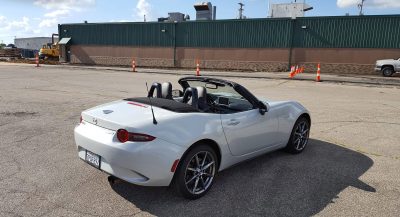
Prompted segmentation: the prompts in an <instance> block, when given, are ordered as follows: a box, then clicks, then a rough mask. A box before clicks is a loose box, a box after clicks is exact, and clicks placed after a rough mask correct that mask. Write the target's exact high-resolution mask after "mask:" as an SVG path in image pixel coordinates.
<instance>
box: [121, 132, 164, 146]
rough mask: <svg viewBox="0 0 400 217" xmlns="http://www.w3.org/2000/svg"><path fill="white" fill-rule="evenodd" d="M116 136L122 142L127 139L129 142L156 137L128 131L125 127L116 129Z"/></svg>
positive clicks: (144, 140) (149, 139) (143, 140)
mask: <svg viewBox="0 0 400 217" xmlns="http://www.w3.org/2000/svg"><path fill="white" fill-rule="evenodd" d="M117 138H118V140H119V141H120V142H122V143H124V142H127V141H131V142H150V141H153V140H154V139H155V138H156V137H154V136H150V135H147V134H141V133H130V132H128V131H127V130H125V129H119V130H118V131H117Z"/></svg>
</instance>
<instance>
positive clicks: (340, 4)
mask: <svg viewBox="0 0 400 217" xmlns="http://www.w3.org/2000/svg"><path fill="white" fill-rule="evenodd" d="M200 1H201V0H114V1H110V0H0V42H2V41H3V42H4V43H12V42H13V39H14V37H15V36H16V37H18V38H20V37H32V36H50V35H51V33H56V32H57V24H58V23H79V22H83V21H84V20H87V21H88V22H110V21H112V22H119V21H142V20H143V14H146V16H147V20H148V21H155V20H156V19H157V17H165V16H167V13H168V12H182V13H185V14H189V15H190V17H191V18H192V19H193V18H195V10H194V8H193V4H194V3H196V2H200ZM203 1H204V0H203ZM299 1H302V0H299ZM360 1H361V0H306V3H307V4H309V5H311V6H313V7H314V10H312V11H310V12H307V14H306V16H337V15H345V14H346V13H350V15H357V14H358V9H357V3H359V2H360ZM211 2H212V3H213V5H216V6H217V19H235V18H236V17H237V14H238V10H237V9H238V4H237V3H238V2H240V0H236V1H235V0H234V1H232V0H214V1H211ZM242 2H243V3H244V4H245V11H244V14H245V15H246V16H247V17H248V18H265V17H267V16H268V14H267V11H268V5H269V4H270V3H289V2H294V0H292V1H291V0H242ZM399 12H400V0H366V2H365V10H364V13H365V14H366V15H372V14H399Z"/></svg>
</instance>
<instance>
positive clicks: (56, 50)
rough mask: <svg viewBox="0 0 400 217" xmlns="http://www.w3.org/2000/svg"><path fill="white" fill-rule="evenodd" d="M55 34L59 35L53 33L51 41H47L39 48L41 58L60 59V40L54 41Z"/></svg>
mask: <svg viewBox="0 0 400 217" xmlns="http://www.w3.org/2000/svg"><path fill="white" fill-rule="evenodd" d="M54 36H58V34H52V35H51V43H47V44H45V45H43V46H42V48H40V50H39V58H40V59H51V60H58V58H59V56H60V46H59V45H58V41H57V42H54Z"/></svg>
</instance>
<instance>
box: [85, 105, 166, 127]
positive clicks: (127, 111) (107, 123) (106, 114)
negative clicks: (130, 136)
mask: <svg viewBox="0 0 400 217" xmlns="http://www.w3.org/2000/svg"><path fill="white" fill-rule="evenodd" d="M153 110H154V113H155V114H156V116H157V117H161V116H164V115H168V113H170V111H167V110H165V109H160V108H157V107H153ZM82 119H83V120H84V121H85V122H88V123H91V124H94V125H97V126H100V127H103V128H107V129H110V130H118V129H121V128H126V127H138V126H140V125H142V124H152V123H153V116H152V113H151V108H150V105H147V104H143V103H137V102H131V101H125V100H119V101H115V102H111V103H107V104H104V105H100V106H97V107H94V108H91V109H88V110H86V111H83V112H82Z"/></svg>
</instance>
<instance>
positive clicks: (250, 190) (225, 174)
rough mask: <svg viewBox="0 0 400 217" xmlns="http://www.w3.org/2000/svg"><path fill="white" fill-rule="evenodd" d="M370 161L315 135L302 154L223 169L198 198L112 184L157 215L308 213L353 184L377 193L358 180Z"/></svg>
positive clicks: (269, 157)
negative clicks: (209, 188)
mask: <svg viewBox="0 0 400 217" xmlns="http://www.w3.org/2000/svg"><path fill="white" fill-rule="evenodd" d="M372 165H373V161H372V160H371V159H370V158H369V157H367V156H365V155H363V154H361V153H358V152H355V151H352V150H350V149H346V148H344V147H341V146H338V145H335V144H331V143H327V142H323V141H319V140H313V139H311V140H310V142H309V146H308V147H307V149H306V150H305V151H304V152H303V153H301V154H299V155H290V154H286V153H284V152H281V151H277V152H273V153H270V154H266V155H263V156H261V157H258V158H256V159H254V160H251V161H248V162H245V163H242V164H239V165H238V166H235V167H232V168H230V169H228V170H225V171H222V172H221V173H219V174H218V177H217V179H216V182H215V184H214V186H213V187H212V189H211V190H210V191H209V192H208V194H207V195H205V196H204V197H202V198H200V199H198V200H195V201H190V200H186V199H183V198H181V197H179V196H177V195H176V194H174V192H173V191H172V189H169V188H166V187H164V188H162V187H158V188H154V187H140V186H135V185H132V184H129V183H126V182H121V183H118V184H115V185H113V186H112V188H113V189H114V191H115V192H117V193H118V194H120V195H121V196H122V197H124V198H125V199H126V200H128V201H130V202H131V203H133V204H134V205H135V206H136V207H138V208H140V209H141V210H142V211H146V212H149V213H151V214H153V215H157V216H257V215H258V216H310V215H314V214H317V213H319V212H320V211H321V210H322V209H324V208H325V207H326V206H327V205H328V204H329V203H334V199H335V198H337V197H338V196H337V195H338V194H339V193H340V192H341V191H342V190H344V189H345V188H347V187H349V186H353V187H355V188H358V189H360V190H363V191H369V192H375V189H374V188H373V187H371V186H369V185H368V184H366V183H363V182H362V181H360V180H359V179H358V178H359V177H360V176H361V175H362V174H364V173H365V172H366V171H367V170H368V169H369V168H370V167H371V166H372Z"/></svg>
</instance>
